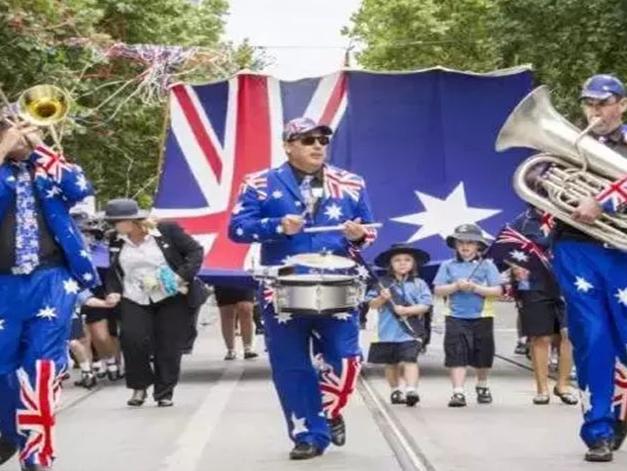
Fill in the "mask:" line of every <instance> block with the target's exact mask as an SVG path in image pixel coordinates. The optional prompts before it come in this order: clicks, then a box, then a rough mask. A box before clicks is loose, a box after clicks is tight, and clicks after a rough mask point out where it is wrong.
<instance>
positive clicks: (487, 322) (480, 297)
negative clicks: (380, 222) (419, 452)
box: [433, 224, 502, 407]
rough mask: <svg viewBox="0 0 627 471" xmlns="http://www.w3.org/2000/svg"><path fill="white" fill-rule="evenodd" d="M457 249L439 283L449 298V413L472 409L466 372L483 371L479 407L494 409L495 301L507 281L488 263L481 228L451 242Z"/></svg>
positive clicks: (461, 232)
mask: <svg viewBox="0 0 627 471" xmlns="http://www.w3.org/2000/svg"><path fill="white" fill-rule="evenodd" d="M446 244H447V245H448V246H449V247H451V248H453V249H455V258H453V259H451V260H447V261H445V262H444V263H442V265H440V268H439V270H438V273H437V274H436V276H435V279H434V280H433V285H434V287H435V288H434V292H435V294H436V295H437V296H442V297H446V298H447V300H448V308H449V312H448V313H447V317H446V331H445V334H444V353H445V362H444V364H445V366H447V367H448V368H449V369H450V375H451V382H452V384H453V396H452V397H451V400H450V401H449V403H448V405H449V407H464V406H466V395H465V393H464V383H465V380H466V368H467V367H468V366H472V367H473V368H475V369H476V371H477V386H476V388H475V390H476V392H477V402H478V403H479V404H490V403H491V402H492V393H491V392H490V388H489V387H488V373H489V371H490V368H492V364H493V362H494V311H493V306H492V298H495V297H498V296H500V295H501V294H502V288H501V277H500V275H499V272H498V270H497V268H496V266H495V265H494V263H493V262H492V261H491V260H487V259H482V258H481V253H482V252H483V251H484V250H485V248H486V247H487V243H486V240H485V239H484V237H483V233H482V230H481V228H480V227H479V226H477V225H476V224H463V225H461V226H458V227H457V228H456V229H455V232H454V233H453V235H451V236H449V237H447V238H446Z"/></svg>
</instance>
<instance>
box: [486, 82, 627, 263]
mask: <svg viewBox="0 0 627 471" xmlns="http://www.w3.org/2000/svg"><path fill="white" fill-rule="evenodd" d="M593 126H594V123H592V124H591V125H590V126H588V127H587V128H586V129H585V130H583V131H581V130H579V129H578V128H577V127H575V126H574V125H573V124H571V123H570V122H568V121H567V120H566V119H565V118H564V117H563V116H561V115H560V114H559V113H558V112H557V111H556V110H555V108H554V107H553V105H552V104H551V99H550V93H549V91H548V88H547V87H546V86H541V87H538V88H536V89H535V90H533V91H532V92H531V93H530V94H529V95H527V96H526V97H525V98H524V99H523V100H522V101H521V102H520V103H519V104H518V105H517V106H516V108H515V109H514V111H512V113H511V114H510V115H509V117H508V118H507V120H506V121H505V124H504V125H503V127H502V128H501V131H500V132H499V135H498V137H497V140H496V144H495V148H496V150H497V151H503V150H506V149H509V148H511V147H528V148H532V149H536V150H539V151H540V152H541V153H540V154H536V155H534V156H532V157H530V158H528V159H526V160H525V161H524V162H523V163H522V164H521V165H520V166H519V167H518V168H517V169H516V172H515V173H514V177H513V187H514V190H515V191H516V193H517V194H518V196H520V197H521V198H522V199H523V200H525V201H527V202H529V203H531V204H532V205H534V206H536V207H538V208H540V209H542V210H544V211H546V212H548V213H550V214H552V215H553V216H555V217H556V218H557V219H560V220H561V221H564V222H566V223H567V224H569V225H571V226H573V227H575V228H577V229H579V230H581V231H582V232H585V233H586V234H588V235H590V236H592V237H594V238H595V239H598V240H600V241H602V242H605V243H607V244H609V245H611V246H613V247H616V248H619V249H621V250H627V215H624V214H613V215H609V214H605V213H604V214H602V215H601V217H600V218H599V219H597V220H596V221H595V222H594V223H593V224H585V223H582V222H578V221H575V220H574V219H573V218H572V213H573V211H574V210H575V209H576V208H577V206H578V204H579V201H581V199H583V198H585V197H589V196H593V197H594V196H596V195H598V194H599V193H600V192H602V191H603V190H604V189H605V188H607V187H609V185H611V184H612V183H613V182H616V181H617V180H620V179H621V178H623V177H625V176H627V158H625V157H623V156H621V155H620V154H619V153H617V152H615V151H613V150H612V149H610V148H609V147H607V146H605V145H604V144H602V143H600V142H598V141H597V140H596V139H594V138H592V137H591V136H589V135H587V134H588V132H589V131H590V130H591V128H592V127H593Z"/></svg>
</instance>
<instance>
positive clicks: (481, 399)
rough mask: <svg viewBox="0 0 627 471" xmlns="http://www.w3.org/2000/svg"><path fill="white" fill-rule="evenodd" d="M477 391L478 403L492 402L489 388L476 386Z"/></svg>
mask: <svg viewBox="0 0 627 471" xmlns="http://www.w3.org/2000/svg"><path fill="white" fill-rule="evenodd" d="M475 391H477V402H478V403H479V404H490V403H492V393H491V392H490V388H488V387H487V386H486V387H482V386H477V387H476V388H475Z"/></svg>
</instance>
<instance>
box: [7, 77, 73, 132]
mask: <svg viewBox="0 0 627 471" xmlns="http://www.w3.org/2000/svg"><path fill="white" fill-rule="evenodd" d="M17 107H18V114H19V116H20V118H22V119H23V120H24V121H27V122H28V123H30V124H33V125H35V126H46V127H47V126H52V125H55V124H57V123H59V122H61V121H63V120H64V119H65V117H66V116H67V114H68V112H69V110H70V96H69V94H68V93H67V92H65V91H64V90H62V89H60V88H59V87H55V86H54V85H36V86H34V87H31V88H29V89H27V90H25V91H24V92H22V94H21V95H20V98H19V99H18V102H17Z"/></svg>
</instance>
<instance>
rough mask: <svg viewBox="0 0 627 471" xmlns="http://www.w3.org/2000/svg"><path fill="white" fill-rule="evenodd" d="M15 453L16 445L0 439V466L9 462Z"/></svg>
mask: <svg viewBox="0 0 627 471" xmlns="http://www.w3.org/2000/svg"><path fill="white" fill-rule="evenodd" d="M16 453H17V445H15V444H13V443H12V442H10V441H9V440H7V439H5V438H2V437H0V464H2V463H6V462H7V461H9V460H10V459H11V458H12V457H13V455H15V454H16Z"/></svg>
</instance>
